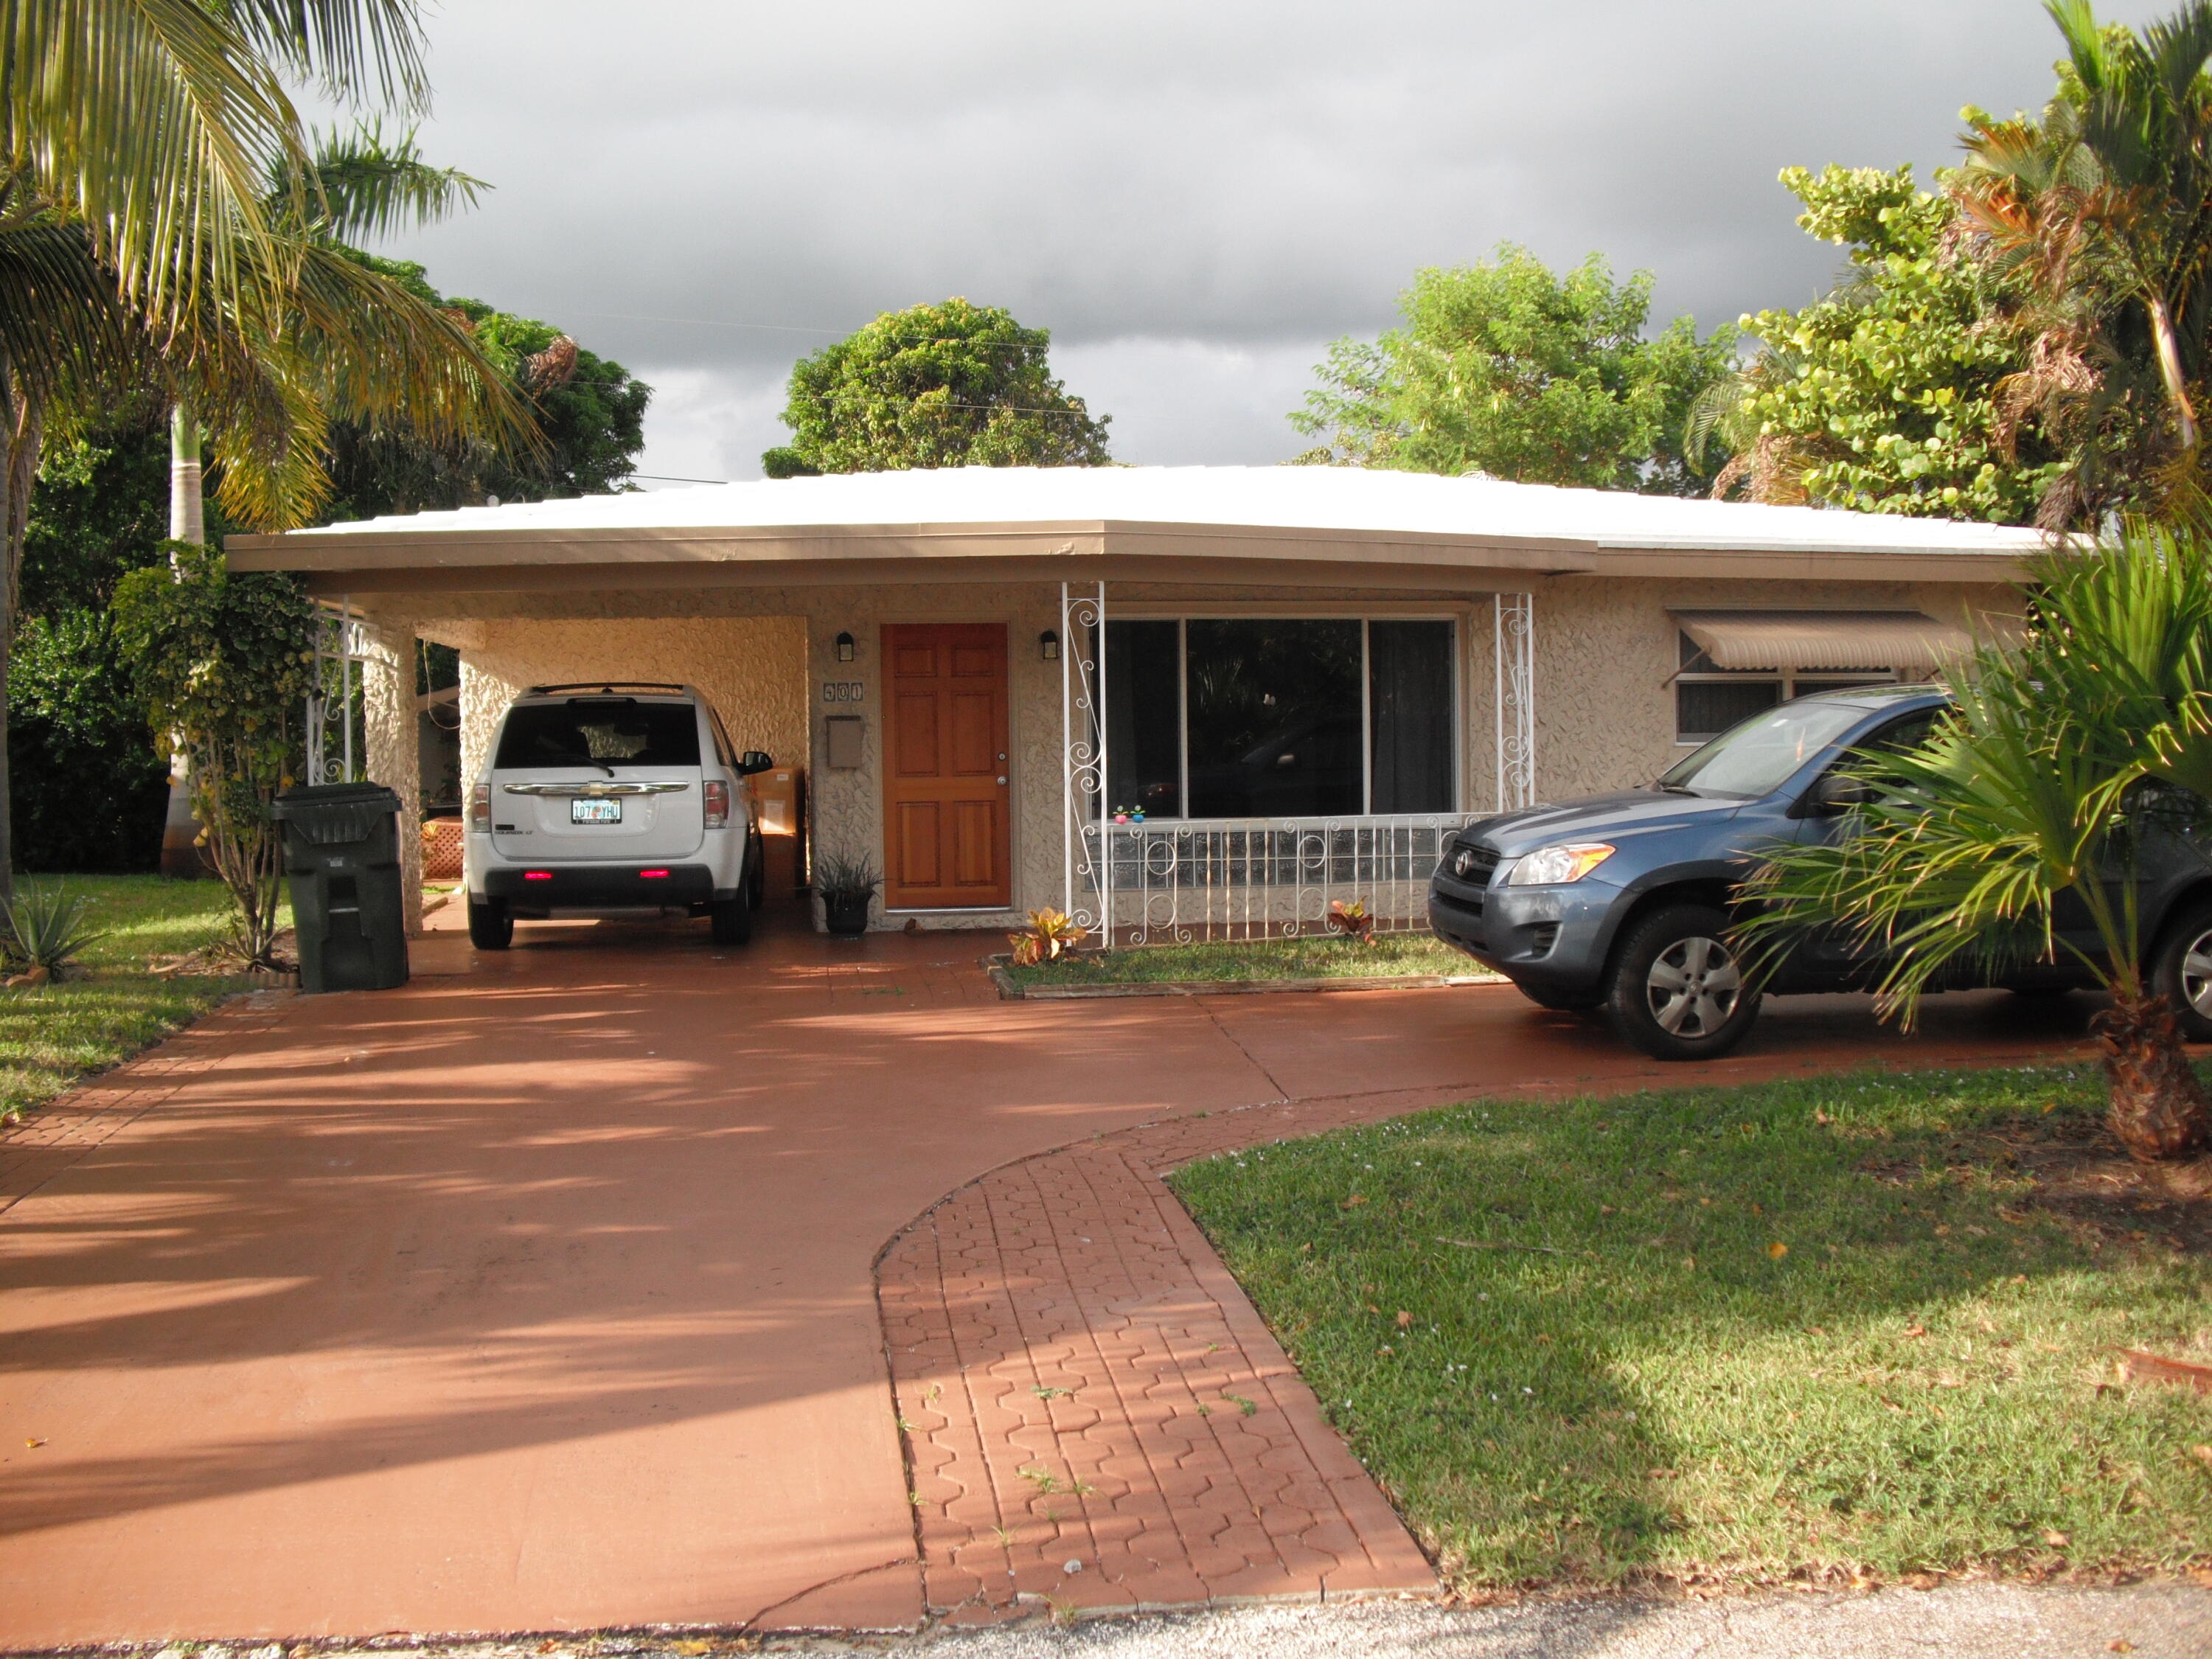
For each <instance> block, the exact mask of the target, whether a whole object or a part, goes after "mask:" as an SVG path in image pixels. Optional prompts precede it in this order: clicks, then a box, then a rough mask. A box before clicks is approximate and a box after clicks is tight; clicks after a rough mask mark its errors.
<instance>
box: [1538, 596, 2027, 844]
mask: <svg viewBox="0 0 2212 1659" xmlns="http://www.w3.org/2000/svg"><path fill="white" fill-rule="evenodd" d="M2010 596H2011V590H2010V589H2008V588H2003V587H1998V586H1980V587H1976V586H1966V585H1963V584H1959V585H1954V584H1948V583H1947V584H1943V585H1941V586H1938V585H1933V584H1926V585H1916V584H1911V583H1903V582H1898V583H1875V582H1753V581H1741V580H1736V581H1729V580H1700V581H1688V580H1661V579H1632V580H1593V579H1590V578H1587V577H1585V578H1581V579H1570V578H1554V579H1552V580H1548V581H1547V582H1544V583H1543V584H1541V586H1538V587H1537V588H1536V590H1535V629H1534V632H1535V641H1536V647H1535V677H1536V696H1535V703H1536V798H1537V799H1539V800H1564V799H1570V798H1571V797H1573V796H1576V795H1583V794H1591V793H1597V792H1599V791H1601V790H1607V789H1622V788H1628V787H1632V786H1634V785H1636V784H1638V783H1642V782H1645V781H1649V780H1650V779H1651V778H1654V777H1656V776H1657V775H1659V774H1660V773H1661V772H1662V771H1664V770H1665V769H1667V768H1668V767H1669V766H1671V765H1673V764H1674V762H1675V761H1676V760H1677V759H1678V758H1680V757H1681V756H1682V755H1684V754H1686V753H1687V752H1688V750H1686V748H1685V747H1683V746H1682V745H1680V744H1677V743H1676V742H1675V741H1674V690H1673V688H1672V685H1671V684H1669V677H1670V676H1671V675H1673V673H1674V671H1675V669H1676V668H1677V667H1678V666H1679V665H1680V656H1679V654H1678V652H1677V646H1676V635H1677V633H1678V631H1679V630H1678V629H1677V627H1676V624H1675V623H1674V619H1673V617H1670V616H1669V615H1668V612H1669V611H1673V610H1683V609H1689V610H1695V609H1700V608H1707V609H1714V610H1740V611H1748V610H1757V609H1762V608H1771V609H1774V610H1785V611H1818V610H1836V611H1903V610H1917V611H1925V612H1927V614H1929V616H1931V617H1938V618H1941V619H1942V620H1944V621H1947V622H1955V623H1960V625H1961V626H1966V627H1970V628H1971V627H1972V625H1973V623H1974V618H1975V615H1976V613H1978V611H1984V610H1995V611H2002V610H2004V609H2005V608H2006V607H2007V606H2008V604H2009V602H2010Z"/></svg>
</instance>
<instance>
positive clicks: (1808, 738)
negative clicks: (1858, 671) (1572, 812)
mask: <svg viewBox="0 0 2212 1659" xmlns="http://www.w3.org/2000/svg"><path fill="white" fill-rule="evenodd" d="M1866 716H1867V711H1866V710H1865V709H1864V708H1860V707H1858V706H1857V705H1856V704H1852V703H1848V702H1816V701H1811V700H1808V701H1806V702H1791V703H1784V705H1783V706H1782V707H1781V708H1774V709H1770V710H1768V711H1767V712H1766V713H1765V714H1759V715H1754V716H1753V718H1752V719H1750V720H1746V721H1745V722H1744V723H1743V724H1742V725H1741V726H1736V727H1735V728H1734V729H1733V730H1731V731H1727V732H1722V733H1721V734H1720V736H1718V737H1717V738H1714V739H1713V740H1712V741H1711V743H1709V744H1706V745H1705V747H1704V748H1702V749H1700V750H1698V751H1697V752H1696V753H1695V754H1693V755H1689V756H1686V757H1684V758H1683V759H1681V760H1679V761H1677V762H1675V763H1674V765H1673V766H1671V767H1669V768H1668V769H1667V771H1666V773H1665V774H1664V775H1662V777H1661V778H1660V780H1659V784H1658V787H1660V788H1662V789H1674V790H1682V791H1686V792H1688V793H1694V794H1699V795H1741V796H1743V797H1745V798H1746V799H1750V798H1753V797H1756V796H1759V795H1765V794H1771V793H1773V792H1774V791H1775V790H1776V789H1778V788H1779V787H1781V786H1782V783H1783V781H1784V780H1785V779H1786V778H1788V777H1789V776H1790V774H1791V773H1793V772H1795V771H1796V769H1798V768H1799V767H1801V766H1802V765H1804V764H1805V763H1806V762H1807V761H1809V760H1811V759H1813V758H1814V757H1815V756H1817V755H1819V754H1820V751H1821V750H1824V749H1826V748H1827V747H1828V745H1829V744H1832V743H1833V742H1835V740H1836V739H1837V738H1839V737H1841V736H1842V735H1843V734H1844V732H1848V731H1850V729H1851V727H1853V726H1857V724H1858V723H1859V722H1860V721H1861V720H1864V719H1865V718H1866Z"/></svg>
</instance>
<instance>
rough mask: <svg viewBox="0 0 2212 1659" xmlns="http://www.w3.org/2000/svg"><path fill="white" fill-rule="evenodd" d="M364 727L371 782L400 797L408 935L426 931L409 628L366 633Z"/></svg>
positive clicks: (401, 859)
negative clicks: (423, 920)
mask: <svg viewBox="0 0 2212 1659" xmlns="http://www.w3.org/2000/svg"><path fill="white" fill-rule="evenodd" d="M362 636H363V642H364V644H365V646H366V647H367V657H368V659H367V660H366V661H365V662H363V663H362V677H361V679H362V684H361V694H362V735H363V737H364V738H366V739H367V745H366V746H367V748H368V756H367V761H368V779H369V781H370V782H372V783H380V784H383V785H384V786H385V787H386V788H388V789H391V790H392V792H393V793H396V794H398V797H399V872H400V885H399V892H400V902H401V904H402V906H403V907H404V911H405V915H406V921H407V932H408V933H409V935H410V937H411V936H413V935H415V934H417V933H421V932H422V827H421V826H422V750H421V747H420V744H419V740H418V738H417V737H416V716H415V635H413V634H412V633H411V632H410V631H408V630H407V629H405V628H404V627H400V628H392V627H384V628H368V629H363V630H362Z"/></svg>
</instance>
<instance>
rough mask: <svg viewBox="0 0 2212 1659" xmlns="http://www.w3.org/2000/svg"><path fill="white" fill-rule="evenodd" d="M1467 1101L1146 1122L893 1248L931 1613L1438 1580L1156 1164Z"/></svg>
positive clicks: (979, 1190) (1017, 1169)
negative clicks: (1167, 1183)
mask: <svg viewBox="0 0 2212 1659" xmlns="http://www.w3.org/2000/svg"><path fill="white" fill-rule="evenodd" d="M1465 1092H1466V1091H1465V1090H1463V1089H1459V1090H1444V1091H1435V1090H1429V1091H1416V1092H1412V1093H1407V1092H1402V1091H1401V1092H1392V1093H1376V1094H1364V1095H1352V1096H1342V1097H1335V1098H1331V1099H1317V1100H1306V1101H1297V1102H1290V1101H1278V1102H1274V1103H1267V1104H1263V1105H1258V1106H1253V1107H1249V1108H1245V1109H1237V1110H1231V1111H1224V1112H1213V1113H1207V1114H1202V1115H1197V1116H1193V1117H1186V1118H1179V1119H1175V1120H1171V1121H1164V1122H1159V1123H1152V1124H1146V1125H1144V1126H1141V1127H1136V1128H1133V1129H1127V1130H1123V1131H1121V1132H1119V1133H1113V1134H1108V1135H1103V1136H1100V1137H1097V1138H1094V1139H1091V1140H1090V1141H1087V1142H1085V1143H1083V1144H1081V1145H1079V1146H1070V1147H1064V1148H1061V1149H1060V1150H1058V1151H1056V1152H1048V1153H1045V1154H1043V1155H1042V1156H1040V1157H1036V1158H1025V1159H1023V1160H1021V1161H1019V1162H1017V1163H1014V1164H1008V1165H1006V1167H1004V1168H1002V1169H999V1170H993V1171H992V1172H991V1173H989V1174H988V1175H986V1176H983V1177H982V1178H981V1179H980V1180H978V1181H976V1182H974V1183H972V1184H971V1185H969V1186H967V1187H964V1188H961V1189H960V1190H959V1191H958V1192H957V1193H954V1194H951V1196H949V1197H947V1198H946V1199H945V1200H944V1201H943V1202H942V1203H940V1204H939V1205H937V1206H935V1207H934V1208H933V1209H931V1210H930V1211H929V1212H927V1214H926V1215H924V1216H922V1217H921V1218H920V1219H919V1220H918V1221H917V1222H916V1223H915V1225H914V1226H912V1227H911V1228H909V1229H908V1230H907V1231H905V1232H903V1233H902V1234H901V1235H900V1236H899V1237H897V1238H896V1239H894V1240H893V1241H892V1243H890V1246H889V1247H888V1248H887V1249H885V1251H884V1255H883V1258H882V1260H881V1261H880V1262H879V1263H878V1295H879V1297H880V1299H881V1302H882V1305H883V1314H884V1340H885V1343H886V1346H887V1348H888V1351H889V1354H890V1366H891V1375H892V1385H893V1389H894V1393H895V1396H896V1401H897V1405H898V1412H899V1419H900V1424H901V1427H902V1431H903V1432H904V1434H905V1436H906V1439H907V1444H908V1456H909V1460H910V1463H911V1468H912V1472H913V1480H914V1488H915V1490H914V1497H915V1515H916V1517H917V1525H918V1530H919V1534H920V1539H921V1553H922V1570H923V1588H924V1594H925V1596H926V1599H927V1601H928V1603H929V1606H930V1607H931V1609H932V1611H933V1613H938V1614H940V1615H942V1616H945V1617H947V1618H949V1619H951V1620H954V1621H955V1622H962V1623H969V1622H981V1621H987V1620H993V1619H996V1618H1000V1617H1005V1616H1008V1615H1018V1614H1021V1613H1030V1612H1035V1611H1036V1610H1038V1609H1039V1608H1041V1607H1066V1608H1086V1609H1088V1608H1130V1609H1135V1608H1144V1607H1169V1606H1176V1605H1185V1604H1189V1603H1192V1602H1199V1601H1235V1600H1243V1599H1246V1598H1250V1597H1255V1596H1270V1597H1282V1596H1311V1597H1318V1598H1328V1597H1331V1596H1345V1595H1356V1594H1375V1593H1378V1592H1383V1593H1388V1592H1419V1591H1424V1590H1427V1589H1432V1588H1433V1587H1434V1585H1435V1582H1436V1581H1435V1575H1434V1573H1433V1572H1432V1571H1431V1569H1430V1566H1429V1564H1428V1562H1427V1560H1426V1559H1425V1557H1424V1556H1423V1555H1422V1553H1421V1552H1420V1550H1419V1547H1417V1546H1416V1545H1415V1544H1414V1542H1413V1539H1412V1538H1411V1536H1409V1535H1408V1534H1407V1531H1406V1528H1405V1527H1404V1525H1403V1523H1401V1522H1400V1521H1399V1519H1398V1517H1397V1516H1396V1515H1395V1513H1394V1512H1393V1511H1392V1510H1391V1508H1390V1506H1389V1503H1388V1502H1387V1501H1386V1500H1385V1499H1384V1498H1383V1494H1382V1492H1380V1491H1378V1490H1377V1488H1376V1486H1375V1484H1374V1482H1373V1481H1372V1480H1370V1478H1369V1476H1368V1474H1367V1473H1366V1471H1365V1470H1364V1468H1361V1467H1360V1465H1359V1463H1358V1461H1357V1460H1356V1459H1354V1458H1353V1456H1352V1454H1351V1452H1350V1451H1349V1450H1348V1449H1346V1446H1345V1444H1344V1442H1343V1441H1342V1440H1341V1439H1340V1438H1339V1437H1338V1436H1337V1434H1336V1432H1335V1431H1334V1429H1333V1428H1331V1427H1330V1425H1329V1424H1328V1421H1327V1419H1326V1416H1325V1414H1324V1413H1322V1409H1321V1407H1320V1405H1319V1403H1318V1402H1317V1401H1316V1400H1315V1398H1314V1396H1313V1394H1312V1392H1311V1390H1310V1389H1308V1388H1307V1387H1306V1385H1305V1383H1304V1381H1303V1380H1302V1379H1301V1378H1300V1377H1299V1376H1298V1375H1297V1370H1296V1369H1295V1368H1294V1367H1293V1366H1292V1365H1291V1361H1290V1359H1289V1357H1288V1356H1287V1355H1286V1354H1285V1353H1284V1352H1283V1350H1282V1347H1281V1346H1280V1345H1279V1344H1278V1343H1277V1342H1276V1340H1275V1339H1274V1338H1273V1335H1272V1334H1270V1333H1269V1332H1268V1330H1267V1327H1266V1325H1265V1324H1264V1323H1263V1322H1261V1319H1260V1316H1259V1315H1258V1313H1257V1312H1256V1310H1254V1308H1253V1306H1252V1304H1251V1303H1250V1302H1249V1300H1247V1299H1246V1297H1244V1295H1243V1291H1241V1290H1239V1289H1238V1288H1237V1284H1236V1282H1235V1281H1234V1279H1231V1276H1230V1274H1229V1272H1228V1270H1227V1268H1226V1267H1224V1266H1223V1265H1222V1262H1221V1260H1220V1258H1219V1257H1218V1255H1216V1254H1215V1253H1214V1250H1213V1248H1212V1245H1211V1244H1210V1243H1208V1242H1207V1241H1206V1237H1205V1236H1204V1235H1203V1234H1202V1233H1201V1232H1200V1231H1199V1229H1198V1227H1197V1225H1195V1224H1194V1222H1193V1221H1192V1220H1191V1218H1190V1217H1189V1216H1188V1213H1187V1212H1185V1211H1184V1210H1183V1208H1182V1205H1181V1204H1180V1203H1178V1202H1177V1201H1176V1199H1175V1198H1174V1196H1173V1195H1172V1194H1170V1193H1169V1192H1168V1190H1167V1188H1165V1187H1164V1185H1163V1184H1162V1182H1161V1177H1162V1176H1164V1175H1165V1174H1166V1173H1167V1172H1168V1171H1169V1170H1173V1169H1175V1168H1176V1167H1177V1166H1179V1165H1181V1164H1186V1163H1188V1162H1190V1161H1191V1160H1192V1159H1194V1158H1204V1157H1207V1156H1210V1155H1211V1154H1212V1153H1215V1152H1226V1151H1230V1150H1233V1149H1236V1148H1240V1147H1244V1146H1256V1145H1260V1144H1261V1143H1263V1142H1267V1141H1273V1140H1278V1139H1285V1138H1288V1137H1291V1136H1294V1135H1307V1134H1316V1133H1321V1132H1322V1131H1324V1130H1327V1129H1332V1128H1338V1127H1343V1126H1345V1125H1346V1124H1352V1123H1364V1122H1373V1121H1379V1120H1381V1119H1383V1118H1389V1117H1394V1116H1398V1115H1402V1114H1404V1113H1407V1112H1411V1111H1418V1110H1420V1109H1424V1108H1426V1107H1429V1106H1434V1105H1440V1104H1443V1103H1446V1102H1448V1101H1449V1100H1452V1099H1456V1098H1458V1097H1461V1096H1462V1095H1464V1094H1465ZM1071 1569H1073V1571H1071Z"/></svg>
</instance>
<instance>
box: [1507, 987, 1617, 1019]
mask: <svg viewBox="0 0 2212 1659" xmlns="http://www.w3.org/2000/svg"><path fill="white" fill-rule="evenodd" d="M1513 988H1514V989H1515V990H1516V991H1518V992H1519V993H1520V994H1522V996H1524V997H1526V998H1528V1000H1529V1001H1531V1002H1533V1003H1534V1004H1535V1005H1536V1006H1538V1007H1539V1008H1549V1009H1550V1010H1551V1011H1552V1012H1553V1013H1555V1014H1587V1013H1591V1012H1595V1011H1596V1010H1597V1009H1600V1008H1602V1007H1603V1006H1605V993H1604V992H1602V991H1559V990H1554V989H1553V988H1552V987H1550V986H1547V985H1524V984H1522V982H1521V981H1519V980H1517V979H1516V980H1515V981H1513Z"/></svg>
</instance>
